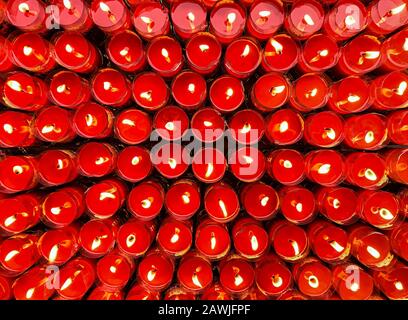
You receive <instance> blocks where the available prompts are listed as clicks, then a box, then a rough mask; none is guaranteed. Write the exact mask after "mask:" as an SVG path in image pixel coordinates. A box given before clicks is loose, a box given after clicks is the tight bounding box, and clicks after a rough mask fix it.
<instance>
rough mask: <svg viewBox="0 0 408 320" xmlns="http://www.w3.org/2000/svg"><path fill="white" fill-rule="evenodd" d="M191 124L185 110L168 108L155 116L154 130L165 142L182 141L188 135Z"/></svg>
mask: <svg viewBox="0 0 408 320" xmlns="http://www.w3.org/2000/svg"><path fill="white" fill-rule="evenodd" d="M189 122H190V121H189V118H188V116H187V114H186V112H185V111H184V110H183V109H181V108H179V107H177V106H167V107H164V108H162V109H160V110H159V111H158V112H157V113H156V114H155V117H154V119H153V128H154V129H155V132H156V133H157V134H158V135H159V136H160V137H162V138H163V139H165V140H169V141H174V140H181V139H182V137H183V136H184V135H185V134H186V133H187V130H188V126H189Z"/></svg>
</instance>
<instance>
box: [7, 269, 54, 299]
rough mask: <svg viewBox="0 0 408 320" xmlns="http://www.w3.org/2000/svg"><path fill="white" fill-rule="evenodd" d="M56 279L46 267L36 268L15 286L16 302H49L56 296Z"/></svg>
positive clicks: (25, 274)
mask: <svg viewBox="0 0 408 320" xmlns="http://www.w3.org/2000/svg"><path fill="white" fill-rule="evenodd" d="M47 284H56V278H55V275H53V273H52V272H51V273H50V272H49V269H47V267H46V266H41V265H38V266H35V267H33V268H32V269H30V270H29V271H27V272H26V273H24V274H23V275H22V276H20V277H19V278H18V279H16V281H15V282H14V284H13V294H14V297H15V299H16V300H48V299H50V298H51V296H52V295H53V294H54V291H55V289H54V286H50V285H48V286H47Z"/></svg>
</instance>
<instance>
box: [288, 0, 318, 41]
mask: <svg viewBox="0 0 408 320" xmlns="http://www.w3.org/2000/svg"><path fill="white" fill-rule="evenodd" d="M324 15H325V12H324V9H323V6H322V5H321V4H320V3H319V2H317V1H315V0H307V1H295V2H294V3H293V4H292V7H291V9H290V11H289V12H288V14H287V16H286V19H285V22H284V25H285V29H286V31H287V32H289V33H290V34H291V35H292V36H293V37H295V38H297V39H300V40H303V39H306V38H308V37H310V36H311V35H312V34H314V33H316V32H317V31H319V30H320V28H321V27H322V25H323V20H324Z"/></svg>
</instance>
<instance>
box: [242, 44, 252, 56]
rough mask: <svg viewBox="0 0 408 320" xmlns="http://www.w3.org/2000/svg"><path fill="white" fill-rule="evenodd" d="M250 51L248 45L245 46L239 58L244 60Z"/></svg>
mask: <svg viewBox="0 0 408 320" xmlns="http://www.w3.org/2000/svg"><path fill="white" fill-rule="evenodd" d="M250 50H251V48H250V47H249V45H247V44H246V45H245V48H244V51H242V54H241V58H245V57H246V56H247V55H248V54H249V52H250Z"/></svg>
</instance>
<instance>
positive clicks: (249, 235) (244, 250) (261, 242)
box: [232, 218, 269, 259]
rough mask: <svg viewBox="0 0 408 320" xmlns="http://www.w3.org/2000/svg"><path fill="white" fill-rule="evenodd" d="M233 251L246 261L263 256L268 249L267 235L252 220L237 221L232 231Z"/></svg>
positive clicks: (258, 223) (259, 225)
mask: <svg viewBox="0 0 408 320" xmlns="http://www.w3.org/2000/svg"><path fill="white" fill-rule="evenodd" d="M232 240H233V242H234V247H235V250H236V251H237V252H238V253H239V254H240V255H241V256H242V257H244V258H246V259H256V258H259V257H261V256H263V255H264V254H265V253H266V252H267V250H268V249H269V238H268V233H267V232H266V231H265V229H264V228H263V227H262V225H261V224H260V222H258V221H256V220H254V219H252V218H243V219H241V220H238V221H237V222H236V223H235V224H234V227H233V229H232Z"/></svg>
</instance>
